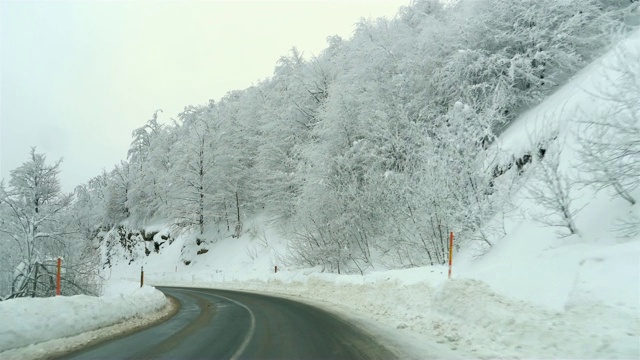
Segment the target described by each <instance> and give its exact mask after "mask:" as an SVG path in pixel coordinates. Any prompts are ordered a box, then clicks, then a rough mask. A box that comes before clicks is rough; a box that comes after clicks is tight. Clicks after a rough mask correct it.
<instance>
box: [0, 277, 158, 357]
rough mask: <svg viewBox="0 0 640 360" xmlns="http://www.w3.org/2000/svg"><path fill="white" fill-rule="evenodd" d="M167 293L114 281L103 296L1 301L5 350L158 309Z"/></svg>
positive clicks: (0, 345)
mask: <svg viewBox="0 0 640 360" xmlns="http://www.w3.org/2000/svg"><path fill="white" fill-rule="evenodd" d="M167 304H168V301H167V299H166V298H165V296H164V294H162V293H161V292H160V291H158V290H156V289H155V288H153V287H150V286H144V287H142V288H140V287H139V284H137V283H134V282H112V283H111V284H110V285H109V286H108V287H107V288H106V289H105V294H104V295H103V296H101V297H92V296H86V295H76V296H57V297H51V298H20V299H11V300H7V301H3V302H0V319H2V326H1V327H0V358H3V357H4V355H3V353H2V352H3V351H7V350H10V349H14V348H18V347H22V346H26V345H30V344H37V343H41V342H45V341H48V340H52V339H57V338H62V337H69V336H73V335H78V334H82V333H85V332H87V331H91V330H95V329H100V328H103V327H106V326H110V325H114V324H117V323H120V322H124V321H127V320H131V319H134V318H141V317H144V316H147V315H149V314H151V313H154V312H158V311H160V310H162V309H163V308H165V307H166V306H167Z"/></svg>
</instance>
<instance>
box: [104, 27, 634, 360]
mask: <svg viewBox="0 0 640 360" xmlns="http://www.w3.org/2000/svg"><path fill="white" fill-rule="evenodd" d="M620 61H625V62H628V63H630V64H632V65H633V64H640V33H639V32H635V33H634V34H633V35H632V36H630V37H629V38H628V39H627V40H626V41H623V42H622V43H621V44H620V45H619V46H618V47H616V48H615V49H613V50H612V51H611V52H609V53H608V54H607V55H606V56H604V57H602V58H601V59H599V60H598V61H596V62H594V63H593V64H591V65H590V66H589V67H587V68H586V69H584V70H583V71H582V72H580V73H579V74H578V75H577V76H575V77H574V78H573V79H572V81H571V82H570V83H569V84H567V85H566V86H564V87H563V88H562V89H560V90H559V91H557V92H556V93H555V94H554V95H553V96H552V97H550V98H548V99H547V100H546V101H545V102H543V103H542V104H541V105H540V106H538V107H536V108H534V109H532V110H531V111H529V112H527V113H526V114H524V115H523V116H522V117H521V118H520V119H519V120H518V121H517V122H516V123H514V124H513V126H511V127H510V128H509V129H508V130H507V131H506V132H505V133H504V134H503V135H502V136H501V137H500V138H499V140H498V141H497V142H496V144H495V146H496V148H497V150H499V154H500V155H501V156H504V158H507V159H508V158H512V157H515V158H517V157H520V156H521V155H522V153H524V152H525V151H528V150H530V149H535V146H536V144H538V143H539V142H540V141H544V142H545V143H546V144H547V145H546V146H547V147H548V150H547V151H548V153H547V157H549V156H551V155H550V154H552V151H556V150H555V149H557V151H559V157H560V169H561V171H563V172H567V173H571V174H578V173H579V172H580V168H579V166H577V165H576V164H577V162H578V159H577V155H576V146H577V145H576V140H575V137H576V135H577V133H576V131H577V129H578V127H577V125H576V124H575V122H574V121H575V119H576V117H577V116H580V114H582V113H583V112H585V113H593V112H594V111H595V109H598V111H602V110H603V109H606V108H607V106H608V105H607V102H606V99H600V98H598V97H597V96H596V94H597V90H601V89H602V88H603V87H604V86H608V87H609V88H611V89H615V88H616V86H615V84H611V83H610V81H612V79H613V81H615V79H618V78H619V76H616V75H615V71H613V70H612V68H613V67H615V66H616V65H618V64H619V62H620ZM631 69H632V70H635V71H637V70H638V66H632V67H631ZM628 75H629V76H630V75H631V74H625V75H624V76H628ZM634 75H635V76H636V79H640V73H638V72H636V73H635V74H634ZM553 138H555V139H553ZM535 165H536V164H535V160H534V161H533V164H531V165H530V166H532V169H531V171H529V170H527V174H526V176H525V180H524V182H523V183H522V184H521V185H520V187H518V188H517V189H515V190H514V195H513V197H512V201H511V202H512V206H511V207H510V209H509V211H505V213H504V214H500V215H499V216H497V218H496V219H494V221H495V222H497V223H500V227H503V228H504V232H505V236H504V237H503V238H502V239H501V240H500V241H499V242H496V244H495V245H494V247H493V248H492V249H491V251H489V252H487V253H486V254H484V255H482V256H478V249H474V248H463V249H461V250H460V251H459V252H458V253H456V254H455V260H454V279H453V280H447V279H446V269H445V268H440V267H424V268H415V269H411V270H395V271H371V272H370V274H368V275H366V276H356V275H349V276H345V275H334V274H322V273H319V272H318V271H317V270H314V269H289V268H288V266H287V258H286V251H287V249H286V241H285V239H283V238H282V236H280V235H278V232H277V231H275V229H271V228H269V227H268V225H266V224H265V222H264V221H257V222H256V223H255V224H254V228H255V229H253V230H252V231H251V232H252V234H245V235H244V236H242V237H241V238H240V239H235V238H225V239H220V240H218V241H216V242H215V243H213V244H207V245H206V248H207V249H208V252H207V253H205V254H202V255H197V256H193V257H192V258H193V259H194V260H193V263H192V264H190V265H188V266H187V265H184V262H183V260H184V259H181V258H180V254H181V253H184V251H183V250H182V247H184V246H187V247H189V246H197V245H194V244H193V243H194V242H193V237H191V238H190V237H182V238H179V239H178V240H177V241H176V242H175V243H174V244H173V245H171V246H170V247H168V248H166V249H164V250H163V252H162V253H161V254H153V255H150V256H149V257H145V258H144V259H141V260H140V261H138V262H136V263H134V264H132V265H131V266H126V265H122V266H118V267H117V268H115V269H114V270H113V274H112V276H113V277H114V278H119V277H124V278H127V277H132V276H135V274H136V270H137V269H138V268H139V266H140V265H144V266H145V269H149V272H148V274H149V275H148V276H149V279H150V281H152V282H153V283H154V284H163V285H168V284H172V285H194V286H207V287H209V286H213V287H223V288H234V289H245V290H256V291H261V292H274V293H278V294H286V295H293V296H299V297H301V298H302V299H307V300H314V301H319V303H320V304H322V305H323V306H326V307H329V308H331V309H333V310H336V311H340V312H343V313H349V314H351V316H354V315H353V314H357V315H355V316H361V317H364V318H368V319H373V320H376V321H379V322H381V323H382V324H384V325H385V326H386V327H387V329H394V330H393V331H391V333H386V334H385V335H386V336H389V335H390V334H393V335H395V336H396V337H398V338H402V337H404V336H405V335H406V333H411V334H412V336H415V338H416V339H421V340H420V342H421V343H420V344H418V343H414V344H413V345H414V348H413V350H412V351H414V355H415V354H425V351H430V350H429V349H430V346H431V345H430V344H431V343H433V342H435V343H438V344H439V345H442V344H445V345H446V346H447V347H448V348H449V349H450V350H452V351H454V352H453V353H451V354H449V355H451V356H460V357H466V356H474V357H475V356H480V357H487V356H488V357H495V356H508V357H578V358H584V357H596V358H635V357H638V356H639V355H640V342H639V336H640V317H639V314H640V306H639V305H640V276H639V273H640V271H638V270H639V269H640V262H639V261H640V236H639V235H638V234H633V235H632V236H627V237H624V236H623V235H622V234H621V233H620V232H618V231H616V230H615V229H616V226H615V225H616V223H617V222H618V221H619V220H621V219H626V218H627V217H628V216H631V215H633V214H635V216H639V215H640V210H638V207H637V205H636V206H631V205H629V204H628V203H626V202H625V201H624V200H622V199H619V198H612V197H611V194H610V193H609V192H607V191H601V192H598V193H596V192H594V191H593V189H591V188H588V187H587V188H584V187H580V186H578V185H577V184H575V185H574V186H572V187H571V191H572V193H573V192H575V194H573V195H572V196H573V197H574V200H575V204H574V205H575V208H576V209H581V210H580V211H579V212H578V213H577V214H576V216H575V226H576V227H577V229H578V234H576V235H571V236H559V235H558V234H557V231H556V230H557V228H554V227H550V226H545V225H544V224H542V223H540V222H538V221H536V220H537V219H539V218H540V217H541V216H543V214H544V213H545V211H544V209H541V208H540V204H539V203H538V202H537V199H536V198H531V194H530V192H529V191H528V189H529V188H530V187H531V186H537V185H534V184H536V181H537V180H536V177H535V171H536V168H535ZM512 171H516V169H515V167H514V168H513V169H512ZM505 175H508V174H505ZM634 195H636V196H638V195H640V193H639V192H638V191H635V193H634ZM257 234H259V235H257ZM276 265H277V266H278V267H279V272H278V273H277V274H274V266H276ZM398 341H400V340H399V339H398ZM436 348H439V347H438V346H436ZM444 357H448V356H444Z"/></svg>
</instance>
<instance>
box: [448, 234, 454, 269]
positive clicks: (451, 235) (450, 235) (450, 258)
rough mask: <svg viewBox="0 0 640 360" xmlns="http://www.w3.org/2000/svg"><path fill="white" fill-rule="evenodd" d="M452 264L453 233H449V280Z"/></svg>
mask: <svg viewBox="0 0 640 360" xmlns="http://www.w3.org/2000/svg"><path fill="white" fill-rule="evenodd" d="M452 263H453V231H452V232H450V233H449V279H451V267H452Z"/></svg>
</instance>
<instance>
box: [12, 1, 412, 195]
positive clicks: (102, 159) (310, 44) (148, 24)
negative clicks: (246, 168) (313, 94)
mask: <svg viewBox="0 0 640 360" xmlns="http://www.w3.org/2000/svg"><path fill="white" fill-rule="evenodd" d="M408 4H409V0H403V1H401V0H384V1H375V0H368V1H344V0H343V1H305V0H298V1H253V2H249V1H237V0H236V1H198V2H183V1H180V2H178V1H164V2H153V1H137V2H119V1H118V2H113V1H100V2H98V1H82V2H68V1H65V2H50V1H34V2H27V1H5V0H2V1H0V63H1V65H0V79H1V81H0V173H1V174H0V176H1V177H2V178H4V179H5V180H6V181H7V180H8V179H9V172H10V170H12V169H14V168H16V167H18V166H20V164H22V163H23V162H24V161H26V160H27V156H28V152H29V149H30V147H31V146H36V148H37V151H38V152H44V153H46V154H47V157H48V159H49V160H50V161H54V160H56V159H58V158H61V157H62V158H63V159H64V160H63V163H62V174H61V176H60V178H61V181H62V185H63V188H64V190H66V191H71V190H72V189H73V188H74V187H75V186H76V185H78V184H80V183H84V182H86V181H87V180H88V179H89V178H91V177H93V176H95V175H98V174H99V173H100V172H101V171H102V169H103V168H104V169H107V170H111V169H112V168H113V166H114V164H116V163H117V162H119V161H120V160H124V159H125V158H126V152H127V149H128V147H129V144H130V142H131V132H132V131H133V130H134V129H135V128H138V127H140V126H142V125H144V123H145V122H146V121H147V120H148V119H149V118H150V117H151V115H152V113H153V112H154V111H155V110H156V109H163V111H164V113H163V114H162V115H161V120H162V121H164V122H168V121H169V119H171V118H175V117H176V115H177V114H178V113H179V112H180V111H182V109H183V108H184V106H186V105H195V104H202V103H206V102H207V100H209V99H215V100H219V99H220V98H221V97H222V96H223V95H224V94H225V93H226V92H227V91H230V90H234V89H244V88H246V87H248V86H250V85H251V84H253V83H255V82H256V81H257V80H259V79H264V78H267V77H269V76H271V75H272V73H273V68H274V65H275V63H276V61H277V60H278V59H279V58H280V56H282V55H286V54H287V52H288V51H289V49H290V48H291V47H292V46H296V47H297V48H298V49H299V50H301V51H303V52H304V54H305V56H306V57H308V56H309V55H313V54H318V53H319V52H320V51H321V50H322V49H324V48H325V47H326V38H327V36H330V35H336V34H337V35H340V36H342V37H344V38H350V37H351V34H352V32H353V29H354V24H355V23H356V22H357V21H358V20H359V19H360V18H361V17H365V18H368V17H372V18H376V17H382V16H386V17H387V18H392V17H393V16H394V15H395V13H396V12H397V10H398V8H399V7H400V6H404V5H408Z"/></svg>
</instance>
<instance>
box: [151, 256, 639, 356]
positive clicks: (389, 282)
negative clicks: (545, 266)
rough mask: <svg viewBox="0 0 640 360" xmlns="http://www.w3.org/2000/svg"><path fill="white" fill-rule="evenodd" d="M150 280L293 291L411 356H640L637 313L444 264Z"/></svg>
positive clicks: (155, 276)
mask: <svg viewBox="0 0 640 360" xmlns="http://www.w3.org/2000/svg"><path fill="white" fill-rule="evenodd" d="M621 251H624V249H621ZM148 279H149V281H152V282H154V283H157V284H163V285H183V286H199V287H213V288H222V289H236V290H250V291H257V292H260V293H272V294H276V295H284V296H293V297H295V298H296V299H298V300H302V301H307V302H311V303H312V304H314V305H317V306H321V307H325V308H328V309H329V310H331V311H333V312H336V313H339V314H342V315H343V316H345V317H346V318H348V319H349V318H350V319H355V320H360V321H361V322H364V323H365V326H367V327H368V328H369V329H371V328H372V327H375V326H376V325H378V326H380V325H382V327H383V328H384V329H385V331H384V332H383V333H381V334H382V335H383V336H385V337H387V338H389V337H391V338H395V339H406V338H411V339H414V340H413V343H412V344H409V345H408V346H407V347H403V348H402V350H403V351H404V352H405V354H406V355H407V356H409V357H412V355H416V356H417V355H420V354H422V355H421V356H420V358H422V357H425V356H427V355H428V356H435V358H460V357H465V358H468V357H472V358H476V357H528V358H557V357H571V358H594V357H595V358H635V357H637V355H638V354H640V344H639V342H638V336H639V335H640V333H639V329H640V322H639V321H638V318H637V316H635V317H634V316H633V315H632V314H630V313H628V312H624V311H620V309H617V308H614V307H610V306H607V305H604V304H600V303H583V304H579V305H575V306H573V307H571V308H570V309H567V310H564V311H555V310H553V309H549V308H547V307H544V306H538V305H535V304H532V303H530V302H525V301H519V300H514V299H512V298H509V297H506V296H503V295H501V294H499V293H497V292H495V291H494V290H492V289H491V288H490V287H489V286H488V285H487V284H486V283H484V282H482V281H479V280H476V279H469V278H454V279H452V280H447V270H446V268H445V267H423V268H414V269H407V270H391V271H381V272H375V273H371V274H368V275H365V276H360V275H337V274H326V273H317V272H313V271H312V270H300V271H286V272H279V273H277V274H273V273H271V274H268V273H266V272H263V273H261V274H259V273H245V274H243V273H236V274H230V273H226V274H225V273H221V272H217V273H205V272H197V273H191V272H187V271H185V272H182V273H164V274H149V276H148ZM523 281H524V280H523ZM367 320H368V322H367ZM372 321H373V322H372Z"/></svg>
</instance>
